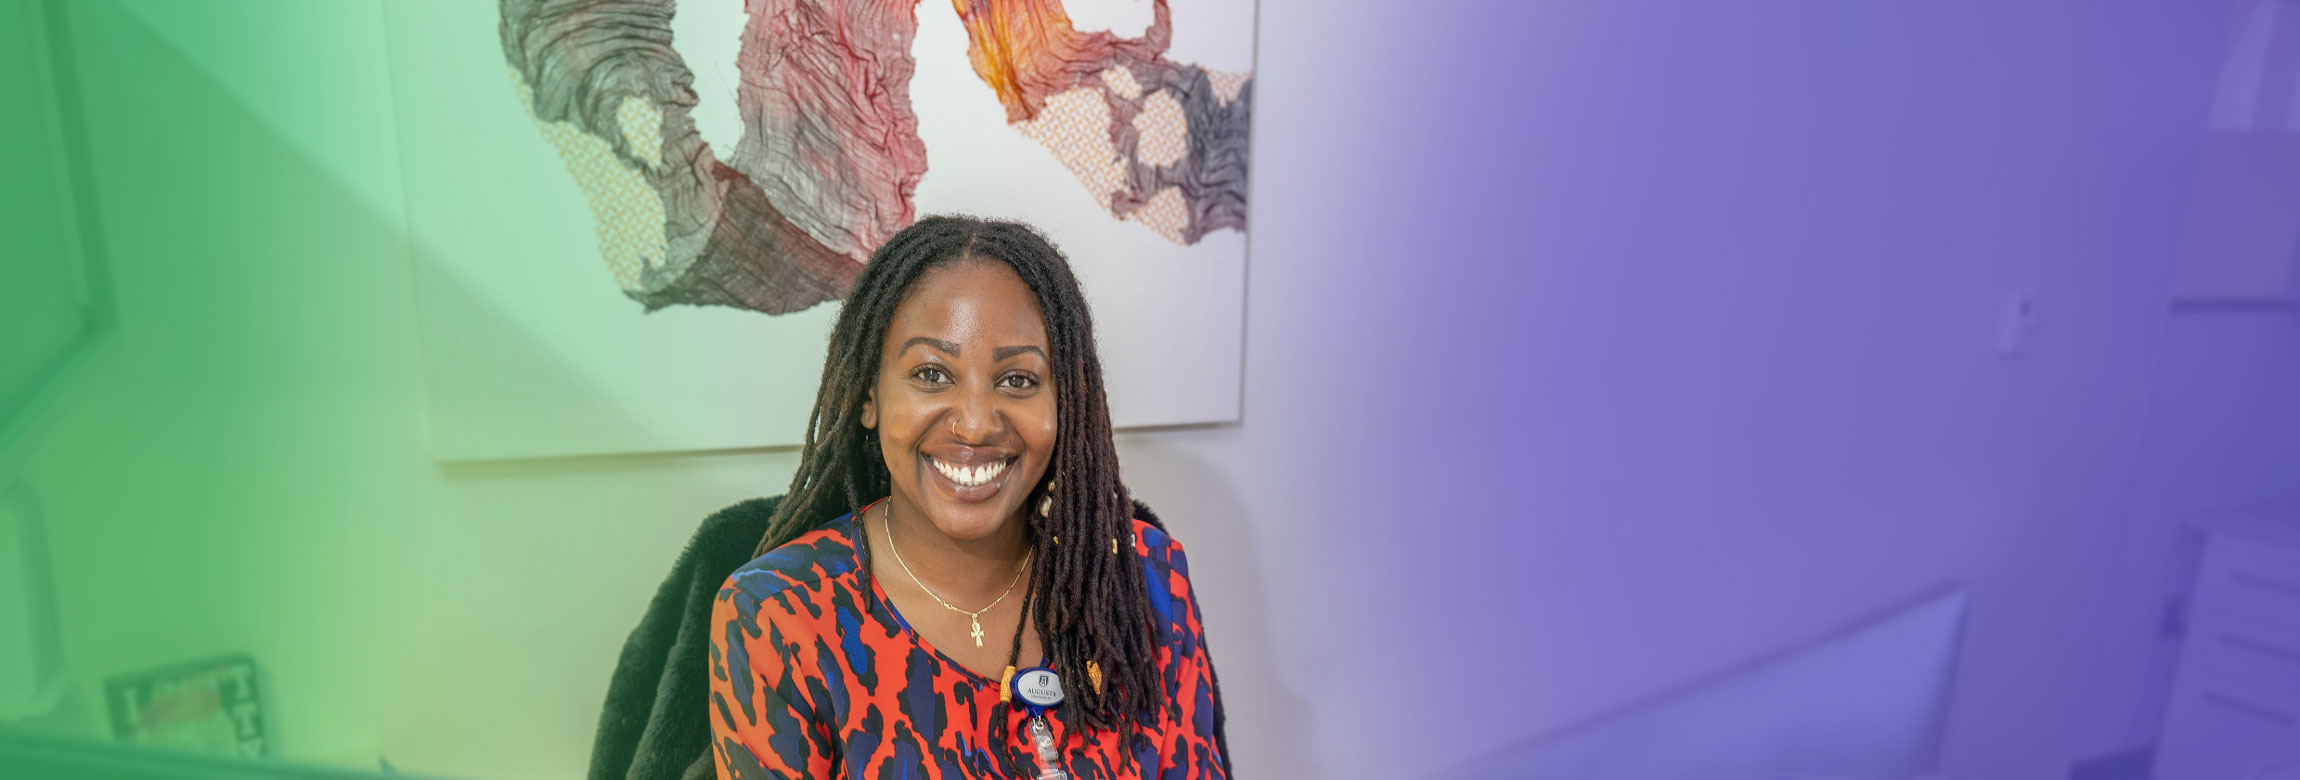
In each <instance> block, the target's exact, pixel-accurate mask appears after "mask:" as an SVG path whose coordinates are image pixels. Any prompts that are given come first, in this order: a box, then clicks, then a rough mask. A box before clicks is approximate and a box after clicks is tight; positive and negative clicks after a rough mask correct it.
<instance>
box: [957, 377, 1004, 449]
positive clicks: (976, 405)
mask: <svg viewBox="0 0 2300 780" xmlns="http://www.w3.org/2000/svg"><path fill="white" fill-rule="evenodd" d="M1005 424H1006V421H1005V420H1004V419H1003V418H1001V417H1000V416H999V414H998V405H997V403H996V399H994V398H993V397H992V391H991V390H990V389H989V388H977V389H970V390H967V391H966V392H965V394H964V395H963V396H962V397H961V398H960V399H959V401H958V406H957V408H954V409H952V410H951V411H950V434H951V435H952V436H956V437H958V439H959V440H960V441H964V442H983V441H988V440H989V439H990V437H992V436H994V435H997V433H998V432H999V429H1000V428H1003V427H1005Z"/></svg>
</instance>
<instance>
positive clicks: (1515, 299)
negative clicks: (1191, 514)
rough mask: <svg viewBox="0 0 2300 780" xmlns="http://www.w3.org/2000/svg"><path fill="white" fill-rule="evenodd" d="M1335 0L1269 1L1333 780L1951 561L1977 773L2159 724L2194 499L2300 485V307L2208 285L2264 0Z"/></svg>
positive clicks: (1816, 623) (1265, 185)
mask: <svg viewBox="0 0 2300 780" xmlns="http://www.w3.org/2000/svg"><path fill="white" fill-rule="evenodd" d="M1313 5H1315V6H1317V7H1318V8H1328V6H1325V5H1324V4H1305V3H1303V2H1298V1H1290V0H1263V3H1262V19H1263V23H1262V30H1261V33H1260V40H1261V49H1260V55H1259V56H1260V61H1259V63H1258V71H1257V72H1258V74H1259V77H1260V79H1261V83H1260V86H1261V87H1262V90H1261V91H1260V92H1259V93H1258V94H1257V103H1256V109H1255V110H1256V114H1257V116H1256V121H1257V123H1259V124H1258V126H1257V128H1256V144H1257V147H1256V149H1255V151H1254V154H1255V160H1256V169H1255V179H1254V188H1255V191H1254V203H1255V216H1254V218H1255V220H1256V225H1257V228H1256V233H1255V236H1254V245H1253V253H1254V261H1253V262H1254V274H1255V276H1254V279H1253V284H1254V285H1255V287H1254V298H1253V300H1254V306H1255V307H1256V311H1255V312H1254V314H1253V316H1252V319H1251V320H1250V325H1249V329H1250V340H1249V345H1250V349H1265V350H1266V349H1280V350H1288V352H1287V354H1286V357H1285V358H1284V360H1285V365H1286V366H1287V368H1288V369H1289V370H1288V371H1286V372H1284V374H1285V376H1282V377H1276V376H1271V375H1270V373H1269V372H1265V373H1264V374H1261V375H1256V376H1250V377H1248V402H1249V403H1248V413H1247V425H1248V426H1253V425H1256V424H1263V425H1270V426H1277V427H1284V428H1287V429H1289V430H1294V431H1299V432H1300V436H1299V439H1300V440H1299V441H1298V442H1297V444H1298V449H1295V450H1293V451H1291V452H1289V453H1288V456H1289V457H1291V458H1293V459H1294V460H1295V462H1296V463H1297V465H1298V466H1299V469H1300V471H1301V473H1302V474H1303V475H1304V476H1302V477H1301V481H1302V484H1301V485H1288V486H1277V487H1276V488H1274V489H1277V490H1280V491H1281V492H1283V491H1288V490H1295V489H1300V490H1302V491H1303V493H1302V495H1303V498H1302V499H1301V500H1300V503H1299V505H1298V506H1295V507H1290V509H1293V510H1297V511H1301V512H1306V513H1309V514H1313V515H1315V516H1317V517H1319V518H1320V519H1319V520H1318V521H1317V522H1316V523H1315V524H1314V530H1315V534H1314V535H1311V534H1308V533H1305V534H1304V536H1302V537H1298V538H1297V537H1293V536H1287V537H1286V538H1287V539H1288V541H1286V542H1284V544H1285V545H1287V546H1286V547H1285V548H1284V552H1283V553H1281V555H1282V556H1283V557H1285V559H1286V560H1287V561H1290V562H1292V563H1289V564H1287V565H1286V566H1277V567H1274V568H1276V569H1279V570H1277V571H1271V572H1267V573H1266V576H1268V577H1269V578H1270V579H1271V580H1272V581H1273V583H1274V584H1273V585H1272V586H1271V587H1272V588H1273V590H1274V591H1275V592H1276V593H1278V594H1279V595H1280V596H1281V598H1282V603H1294V604H1298V605H1299V608H1298V609H1293V608H1289V609H1288V610H1285V611H1286V613H1287V614H1286V615H1285V616H1283V617H1282V618H1280V619H1281V620H1282V621H1283V622H1284V627H1285V629H1286V631H1285V632H1284V633H1285V634H1288V635H1307V636H1308V637H1310V638H1294V639H1282V640H1281V641H1283V642H1291V643H1293V644H1291V645H1289V647H1288V650H1289V653H1290V655H1291V657H1295V658H1298V659H1300V660H1299V661H1298V665H1299V667H1300V674H1299V675H1298V676H1294V677H1292V679H1295V680H1315V681H1317V682H1316V685H1315V686H1314V691H1313V692H1311V693H1308V694H1306V696H1307V698H1309V699H1311V700H1312V701H1311V705H1310V709H1313V710H1315V711H1317V713H1318V715H1317V724H1316V725H1315V726H1314V727H1313V728H1312V731H1314V732H1315V733H1314V734H1313V736H1312V738H1311V741H1312V747H1313V748H1314V749H1315V750H1316V751H1318V753H1319V754H1320V755H1321V756H1322V758H1321V761H1322V762H1323V766H1324V768H1325V769H1326V776H1354V777H1403V776H1430V775H1433V774H1435V775H1444V774H1446V773H1447V771H1448V768H1449V767H1458V766H1468V765H1471V764H1474V763H1476V762H1479V761H1483V760H1486V759H1487V758H1490V757H1491V756H1493V755H1497V754H1499V753H1502V752H1506V751H1507V750H1510V749H1512V747H1513V746H1523V745H1525V744H1530V743H1529V742H1528V741H1529V740H1534V741H1538V738H1540V737H1541V736H1542V735H1546V734H1553V733H1557V732H1559V731H1560V730H1564V729H1571V728H1574V727H1576V725H1577V724H1587V723H1590V722H1592V720H1591V719H1593V718H1599V717H1600V716H1603V715H1605V714H1607V713H1616V712H1619V711H1621V708H1623V707H1625V706H1632V705H1636V704H1638V703H1640V702H1643V703H1645V704H1648V705H1653V706H1660V707H1666V706H1667V704H1668V702H1669V701H1670V699H1669V693H1670V692H1671V691H1675V690H1679V689H1680V688H1681V686H1684V685H1687V684H1690V683H1694V682H1696V681H1700V680H1705V679H1710V678H1712V677H1714V676H1715V675H1716V674H1718V673H1720V672H1721V671H1723V670H1729V669H1732V668H1736V667H1738V666H1741V665H1744V664H1747V663H1750V662H1753V661H1754V660H1756V659H1761V658H1767V657H1772V656H1773V655H1775V654H1778V653H1782V652H1785V651H1787V650H1789V649H1792V648H1797V647H1809V646H1813V643H1816V642H1822V643H1825V642H1826V639H1827V637H1830V636H1832V632H1833V631H1835V630H1837V629H1838V628H1840V627H1842V626H1843V625H1844V624H1845V623H1846V621H1849V620H1853V619H1856V618H1857V617H1859V616H1862V615H1868V614H1872V613H1874V612H1875V611H1876V610H1879V609H1882V608H1885V607H1887V606H1889V605H1892V604H1896V603H1902V602H1904V601H1906V600H1907V599H1909V598H1910V597H1912V596H1913V595H1914V594H1920V593H1924V592H1928V591H1929V590H1931V589H1934V588H1937V587H1941V586H1947V585H1956V586H1962V587H1963V588H1965V589H1966V590H1967V592H1968V593H1969V599H1970V600H1969V608H1968V610H1967V612H1966V614H1965V615H1964V616H1963V619H1962V624H1961V627H1960V634H1959V635H1958V636H1957V637H1956V640H1955V641H1956V644H1957V648H1958V652H1957V654H1956V658H1955V666H1954V669H1953V670H1952V673H1951V674H1950V675H1948V676H1947V679H1945V680H1943V681H1942V682H1941V685H1942V686H1943V688H1944V690H1945V693H1946V701H1947V707H1946V715H1945V717H1944V718H1943V720H1942V722H1941V723H1939V724H1938V730H1939V738H1938V740H1937V741H1938V744H1939V749H1938V751H1937V755H1936V756H1935V757H1934V767H1935V768H1936V769H1938V770H1939V771H1940V772H1941V773H1942V774H1944V775H1946V776H1950V777H1958V778H2046V777H2051V778H2058V777H2067V776H2070V773H2071V771H2072V769H2073V768H2074V767H2077V766H2078V765H2080V764H2082V763H2084V762H2087V761H2091V760H2093V759H2097V758H2102V757H2110V756H2118V755H2124V754H2128V753H2129V752H2130V751H2137V750H2145V749H2147V748H2149V747H2151V746H2153V745H2155V744H2156V743H2157V742H2158V740H2159V733H2160V731H2161V729H2162V726H2163V723H2164V719H2165V711H2166V702H2167V699H2168V697H2169V696H2170V695H2171V694H2170V693H2169V692H2170V691H2171V690H2172V689H2173V687H2174V682H2173V681H2174V678H2175V676H2176V671H2177V670H2178V668H2179V667H2178V661H2177V659H2178V657H2179V655H2180V646H2181V643H2182V641H2183V638H2184V635H2185V631H2186V626H2187V625H2188V622H2189V621H2187V620H2186V618H2185V617H2184V615H2185V613H2184V609H2185V607H2184V605H2185V604H2186V603H2187V598H2188V596H2189V595H2190V593H2189V591H2190V589H2191V583H2192V582H2193V580H2194V576H2195V568H2196V566H2197V561H2198V559H2199V555H2200V550H2201V549H2202V546H2203V539H2204V536H2203V534H2202V532H2200V531H2198V530H2197V529H2196V528H2195V527H2194V526H2193V525H2192V521H2193V518H2195V517H2197V516H2199V515H2200V514H2204V513H2206V512H2207V511H2208V510H2211V509H2214V508H2218V507H2227V506H2237V505H2245V504H2252V503H2257V502H2261V501H2272V500H2274V499H2277V498H2279V497H2287V496H2291V495H2293V491H2294V490H2295V489H2300V401H2295V400H2294V399H2300V392H2296V391H2300V319H2296V318H2295V317H2294V316H2293V313H2292V311H2290V310H2289V309H2283V308H2277V307H2274V306H2235V307H2175V306H2173V305H2172V304H2173V301H2172V299H2171V291H2172V281H2173V279H2174V277H2175V272H2176V270H2177V264H2178V263H2179V262H2180V251H2181V247H2182V245H2183V236H2184V231H2185V230H2186V229H2187V225H2188V218H2189V206H2190V204H2191V202H2192V201H2193V199H2194V195H2195V192H2196V186H2197V184H2196V181H2197V180H2196V176H2197V172H2198V161H2199V155H2200V149H2201V147H2202V144H2203V142H2204V139H2205V134H2206V132H2207V126H2206V120H2207V116H2208V113H2209V110H2210V107H2211V104H2212V100H2213V89H2214V84H2215V82H2216V79H2218V77H2219V73H2220V69H2221V61H2222V57H2223V54H2224V51H2225V50H2226V48H2227V44H2228V40H2229V30H2230V26H2231V22H2232V17H2233V15H2234V13H2235V11H2236V6H2235V5H2234V4H2233V3H2230V2H2182V3H2170V2H2142V1H2139V0H2112V1H2111V2H2092V3H2070V2H2019V3H1989V4H1980V3H1914V2H1848V3H1820V2H1785V1H1784V2H1734V3H1704V2H1628V3H1594V2H1593V3H1550V2H1538V3H1485V4H1472V3H1444V4H1416V5H1414V6H1413V7H1412V8H1411V9H1410V10H1407V9H1402V8H1392V9H1388V10H1384V11H1379V12H1376V11H1374V10H1372V9H1370V8H1369V9H1358V11H1359V12H1356V13H1344V12H1343V11H1342V10H1340V9H1330V10H1329V11H1326V12H1320V11H1319V10H1317V8H1312V7H1311V6H1313ZM1279 21H1283V22H1284V24H1278V23H1277V22H1279ZM1333 84H1349V85H1351V87H1350V88H1348V89H1340V88H1335V87H1332V86H1330V85H1333ZM1322 85H1328V86H1322ZM1273 285H1275V286H1273ZM1281 288H1282V289H1281ZM2016 312H2025V315H2021V314H2016ZM2015 318H2020V319H2017V321H2010V322H2008V320H2010V319H2015ZM2008 334H2009V335H2008ZM1268 359H1271V360H1277V359H1278V358H1268ZM1297 369H1298V370H1297ZM1272 393H1282V396H1283V397H1282V399H1281V398H1273V397H1272V396H1271V395H1270V394H1272ZM1259 399H1269V400H1259ZM1280 400H1284V401H1285V403H1280ZM2289 514H2290V515H2291V521H2292V522H2294V523H2300V509H2294V510H2292V511H2291V512H2290V513H2289ZM1311 528H1312V526H1311V525H1310V524H1305V525H1304V527H1303V530H1305V531H1308V530H1310V529H1311ZM1288 530H1289V529H1287V528H1285V527H1283V526H1273V530H1271V531H1270V533H1274V534H1285V533H1286V532H1287V531H1288ZM1297 540H1298V541H1297ZM1297 544H1298V546H1296V545H1297ZM1335 561H1348V562H1355V565H1347V566H1337V565H1335V563H1334V562H1335ZM1289 566H1290V567H1293V568H1290V569H1289V568H1288V567H1289ZM1288 595H1300V596H1305V597H1308V598H1303V599H1301V600H1299V601H1291V602H1287V601H1283V597H1285V596H1288ZM1216 641H1217V642H1218V641H1219V640H1218V639H1217V640H1216ZM1226 682H1227V681H1226ZM1861 695H1863V690H1862V689H1861V688H1860V687H1859V686H1851V687H1846V686H1832V687H1808V688H1806V689H1804V690H1803V691H1802V692H1800V693H1795V694H1783V695H1781V696H1780V697H1778V698H1776V699H1775V700H1774V701H1773V704H1772V706H1774V707H1776V708H1777V709H1776V710H1774V711H1776V712H1793V711H1797V710H1799V709H1801V708H1806V707H1808V706H1809V705H1810V704H1811V703H1812V702H1814V701H1819V700H1820V697H1832V698H1834V697H1857V696H1861ZM1800 696H1803V697H1813V698H1809V699H1800V698H1799V697H1800ZM1762 715H1763V713H1762V712H1759V713H1757V715H1756V716H1762ZM1350 735H1361V736H1362V735H1381V736H1382V737H1383V739H1380V740H1364V739H1356V738H1352V737H1351V736H1350ZM1681 736H1684V737H1686V738H1687V739H1692V738H1693V737H1694V736H1695V735H1693V734H1690V733H1689V734H1685V735H1681ZM1674 744H1675V743H1672V742H1670V741H1669V740H1668V739H1660V740H1658V741H1656V742H1655V743H1654V745H1653V749H1655V750H1670V749H1673V745H1674ZM1778 776H1805V775H1797V774H1793V773H1790V772H1788V771H1784V772H1783V773H1782V774H1780V775H1778Z"/></svg>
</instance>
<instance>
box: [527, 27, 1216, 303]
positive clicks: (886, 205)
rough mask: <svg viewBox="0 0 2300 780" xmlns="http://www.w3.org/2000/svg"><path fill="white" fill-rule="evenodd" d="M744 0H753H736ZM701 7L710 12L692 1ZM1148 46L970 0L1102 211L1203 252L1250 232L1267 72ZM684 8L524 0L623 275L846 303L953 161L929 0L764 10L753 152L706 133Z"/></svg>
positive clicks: (979, 56) (746, 93) (608, 250)
mask: <svg viewBox="0 0 2300 780" xmlns="http://www.w3.org/2000/svg"><path fill="white" fill-rule="evenodd" d="M728 1H729V2H731V1H732V0H728ZM687 2H688V3H694V2H696V0H687ZM1149 2H1150V3H1151V12H1152V18H1151V21H1150V23H1149V24H1148V25H1147V27H1146V28H1145V29H1144V30H1143V31H1142V33H1141V34H1140V35H1138V36H1121V35H1119V34H1116V33H1113V32H1110V31H1091V32H1084V31H1081V30H1079V29H1078V28H1077V27H1076V26H1075V25H1074V24H1073V22H1072V19H1071V16H1070V14H1069V13H1067V12H1066V10H1065V8H1064V5H1063V3H1062V2H1060V0H953V2H952V4H951V8H950V11H949V12H955V14H956V16H957V18H958V20H959V21H960V22H961V24H962V25H963V27H964V30H965V33H966V38H967V50H966V55H967V56H966V59H967V62H965V63H955V62H934V63H928V64H927V67H938V68H940V67H968V68H970V69H971V71H972V72H973V74H974V75H975V77H976V78H977V80H978V81H979V84H980V88H981V89H983V90H985V91H987V92H988V93H990V94H993V95H995V97H996V99H997V100H998V102H999V104H1000V105H1002V106H1003V107H1004V109H1005V120H1006V123H1007V124H1008V126H1009V127H1010V128H1011V130H1012V131H1014V132H1018V133H1020V134H1021V135H1022V136H1024V137H1026V138H1028V139H1030V140H1031V141H1034V142H1036V143H1037V144H1038V145H1040V146H1041V147H1043V148H1044V150H1045V153H1047V154H1049V155H1051V156H1052V157H1053V158H1054V159H1055V160H1056V161H1058V162H1059V163H1060V164H1061V166H1062V167H1063V168H1064V169H1065V170H1067V171H1068V172H1069V173H1070V174H1071V175H1072V176H1073V177H1075V178H1076V180H1077V182H1078V183H1079V184H1080V185H1081V187H1082V188H1081V189H1080V190H1077V191H1073V192H1070V193H1046V194H1045V197H1078V198H1084V199H1087V200H1088V201H1090V202H1091V203H1093V204H1094V205H1096V206H1097V207H1099V208H1100V209H1102V210H1103V211H1105V212H1107V213H1108V215H1109V216H1110V217H1112V218H1115V219H1120V220H1125V221H1128V222H1132V223H1136V224H1139V225H1141V226H1142V227H1143V228H1146V229H1147V231H1148V234H1149V235H1155V236H1158V237H1162V238H1163V239H1164V240H1167V241H1171V242H1174V243H1175V244H1179V245H1185V246H1187V245H1192V244H1196V243H1198V242H1199V241H1201V240H1202V239H1203V238H1204V237H1205V236H1206V235H1207V234H1208V233H1211V232H1214V231H1219V230H1223V229H1229V230H1236V231H1243V230H1245V228H1246V218H1247V217H1246V215H1247V212H1246V173H1247V140H1248V128H1249V123H1250V104H1251V97H1252V91H1253V79H1252V76H1251V74H1250V73H1248V72H1225V71H1217V70H1210V69H1207V68H1205V67H1200V66H1198V65H1192V64H1187V63H1182V62H1176V61H1174V60H1171V59H1169V58H1168V57H1167V52H1168V50H1169V47H1170V45H1171V42H1172V31H1173V13H1174V12H1173V9H1172V8H1170V5H1169V2H1168V0H1149ZM679 5H680V4H679V3H678V2H675V1H674V0H606V1H602V0H503V1H502V5H501V9H500V10H501V25H500V34H501V42H502V49H503V54H504V56H505V59H506V60H507V62H508V64H509V66H510V70H511V78H512V80H513V82H514V90H515V92H516V94H517V95H518V97H519V100H520V101H521V104H522V105H523V106H525V107H526V109H527V111H528V114H529V116H530V117H531V118H532V119H533V121H534V123H535V125H536V126H538V127H539V128H540V129H541V131H542V135H543V137H544V138H545V139H547V140H548V141H549V143H550V145H551V146H552V147H554V148H555V149H556V151H557V152H558V154H559V156H560V158H561V159H562V161H563V162H564V163H565V164H566V167H567V169H568V171H569V172H570V173H571V174H572V175H573V177H574V180H575V182H576V184H577V185H578V186H579V187H580V188H581V190H582V192H583V195H584V197H585V198H586V200H587V201H588V203H589V205H590V207H591V212H592V216H593V217H594V219H595V221H596V230H597V239H598V246H599V251H600V253H601V255H602V256H603V258H604V260H605V262H606V265H607V268H608V270H609V272H610V273H609V275H610V276H611V277H612V279H613V280H614V282H615V283H616V284H617V285H618V286H619V287H620V288H621V290H622V292H623V294H624V295H626V296H628V297H630V298H631V299H634V300H636V301H638V302H639V303H641V304H643V305H644V307H645V308H646V309H648V310H654V309H659V308H662V307H665V306H671V305H675V304H688V305H703V306H729V307H735V308H740V309H748V310H752V311H757V312H763V313H766V314H775V315H780V314H788V313H791V312H796V311H801V310H804V309H807V308H809V307H812V306H814V305H816V304H818V303H822V302H824V301H828V300H834V299H836V298H837V297H838V296H839V295H840V294H841V293H842V292H843V291H844V290H845V288H846V286H847V284H848V282H850V281H851V280H852V279H853V276H854V274H855V272H856V271H857V270H859V269H860V267H861V264H862V263H863V262H864V261H865V260H866V259H867V258H868V256H869V253H870V251H871V250H872V249H873V248H875V247H877V246H878V244H879V243H881V242H882V241H883V240H884V239H885V238H886V237H887V236H888V235H890V234H892V233H893V232H894V231H895V230H897V229H899V228H901V227H902V226H903V225H905V224H908V223H909V222H910V221H911V220H913V219H914V218H915V217H916V216H917V214H918V204H917V202H916V200H917V199H916V194H917V190H918V187H919V183H920V180H921V179H922V177H924V176H925V175H926V173H927V171H928V169H929V167H930V166H932V165H933V164H934V162H935V161H934V160H933V159H930V157H929V155H928V154H927V146H928V144H927V143H926V141H925V139H923V138H922V136H921V126H920V121H919V117H918V114H917V112H916V111H915V110H914V107H913V101H912V90H911V88H912V86H913V84H912V82H913V76H914V74H915V73H916V72H917V70H918V69H919V68H920V67H921V64H920V63H919V62H918V61H916V59H915V58H914V55H913V43H914V39H915V37H916V36H917V34H918V30H919V15H920V14H922V13H945V11H943V10H942V9H941V8H940V7H938V6H939V5H940V4H939V3H935V2H929V3H924V4H922V3H920V2H918V0H752V1H751V2H747V3H745V4H744V17H745V18H746V22H745V24H744V26H743V29H742V30H741V39H740V40H741V46H740V54H739V56H738V57H737V60H736V63H735V70H736V71H737V72H738V73H739V74H740V84H739V86H738V87H737V88H736V89H735V94H734V96H733V97H734V102H735V106H736V112H737V114H738V116H739V117H740V120H741V125H742V132H741V136H740V140H739V141H737V142H735V143H734V144H733V148H732V149H731V150H727V149H714V148H712V145H711V143H710V142H709V141H707V140H705V138H704V134H703V133H701V132H699V131H698V129H697V126H696V122H695V119H694V117H693V112H694V110H695V108H696V106H697V105H698V103H699V102H700V101H701V99H702V97H703V96H702V95H699V94H698V92H697V90H696V88H695V78H694V73H695V72H694V69H693V68H692V67H690V64H689V63H687V62H685V61H684V58H683V57H682V54H681V52H680V51H679V49H678V48H677V47H675V46H674V45H673V43H674V34H673V23H674V19H675V17H676V15H677V14H678V13H679Z"/></svg>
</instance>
